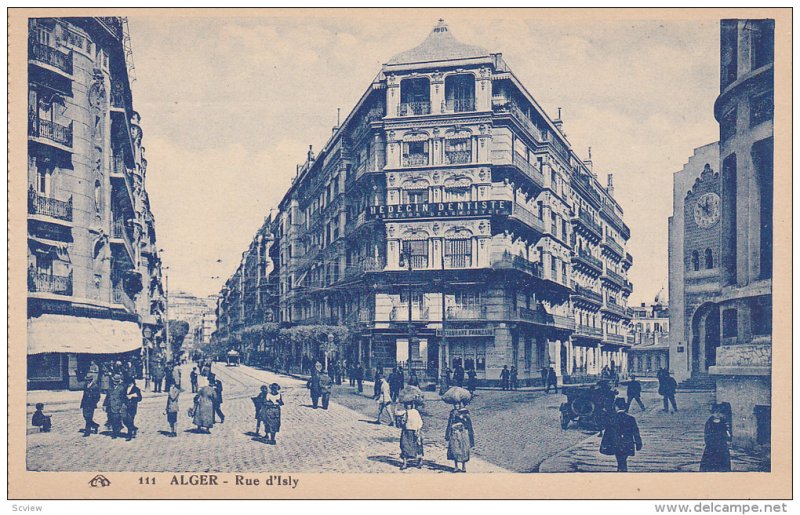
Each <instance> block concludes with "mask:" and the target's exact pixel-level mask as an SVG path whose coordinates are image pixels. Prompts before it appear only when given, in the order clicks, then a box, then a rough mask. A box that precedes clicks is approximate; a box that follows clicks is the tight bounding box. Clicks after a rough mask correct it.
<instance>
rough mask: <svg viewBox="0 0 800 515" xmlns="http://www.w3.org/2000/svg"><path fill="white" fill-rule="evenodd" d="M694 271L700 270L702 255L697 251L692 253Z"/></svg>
mask: <svg viewBox="0 0 800 515" xmlns="http://www.w3.org/2000/svg"><path fill="white" fill-rule="evenodd" d="M692 270H694V271H695V272H697V271H698V270H700V254H699V253H698V252H697V251H696V250H695V251H693V252H692Z"/></svg>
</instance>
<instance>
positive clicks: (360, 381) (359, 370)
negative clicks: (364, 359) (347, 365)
mask: <svg viewBox="0 0 800 515" xmlns="http://www.w3.org/2000/svg"><path fill="white" fill-rule="evenodd" d="M355 376H356V378H355V379H356V386H358V393H363V392H364V367H362V366H361V363H356V370H355Z"/></svg>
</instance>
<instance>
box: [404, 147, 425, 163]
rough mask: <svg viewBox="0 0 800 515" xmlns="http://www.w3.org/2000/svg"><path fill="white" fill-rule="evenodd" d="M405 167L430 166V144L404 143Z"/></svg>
mask: <svg viewBox="0 0 800 515" xmlns="http://www.w3.org/2000/svg"><path fill="white" fill-rule="evenodd" d="M404 147H405V152H403V166H425V165H427V164H428V142H427V141H408V142H406V143H404Z"/></svg>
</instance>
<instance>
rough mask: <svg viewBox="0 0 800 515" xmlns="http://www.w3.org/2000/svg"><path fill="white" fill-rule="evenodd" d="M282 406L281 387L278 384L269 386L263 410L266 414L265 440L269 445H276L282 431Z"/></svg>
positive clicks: (264, 416)
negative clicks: (277, 437)
mask: <svg viewBox="0 0 800 515" xmlns="http://www.w3.org/2000/svg"><path fill="white" fill-rule="evenodd" d="M281 406H283V395H281V387H280V385H279V384H278V383H272V384H271V385H269V393H268V394H267V395H266V397H265V399H264V406H263V407H262V408H261V409H262V411H263V412H264V414H263V417H262V418H263V420H264V438H265V439H266V440H267V443H270V444H272V445H275V443H276V441H275V437H276V436H277V434H278V432H279V431H280V430H281Z"/></svg>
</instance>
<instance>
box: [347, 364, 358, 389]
mask: <svg viewBox="0 0 800 515" xmlns="http://www.w3.org/2000/svg"><path fill="white" fill-rule="evenodd" d="M347 380H348V381H349V382H350V387H351V388H352V387H354V386H355V385H356V367H355V366H353V362H352V361H350V360H349V359H348V360H347Z"/></svg>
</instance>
